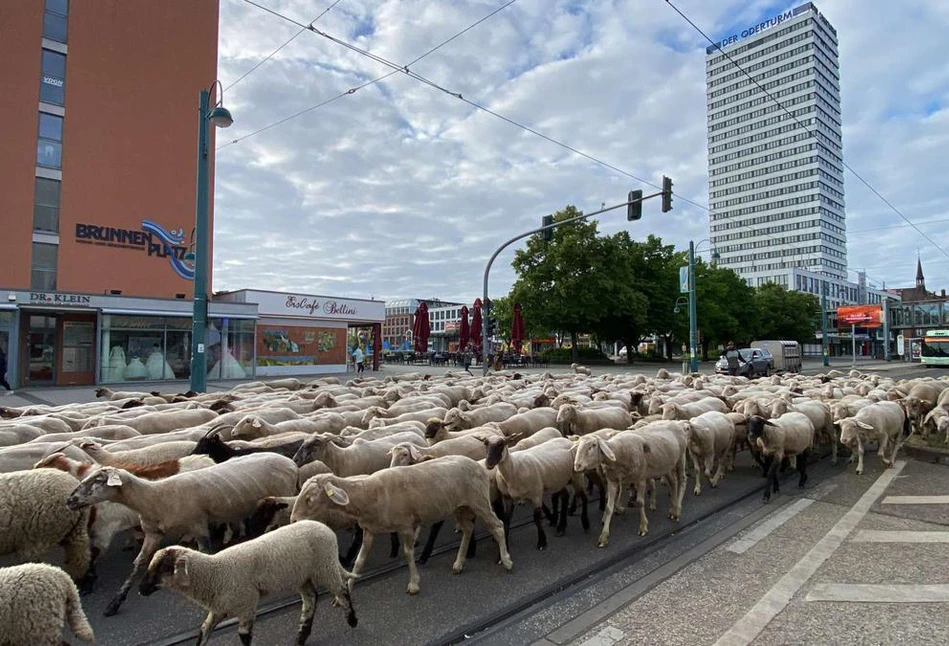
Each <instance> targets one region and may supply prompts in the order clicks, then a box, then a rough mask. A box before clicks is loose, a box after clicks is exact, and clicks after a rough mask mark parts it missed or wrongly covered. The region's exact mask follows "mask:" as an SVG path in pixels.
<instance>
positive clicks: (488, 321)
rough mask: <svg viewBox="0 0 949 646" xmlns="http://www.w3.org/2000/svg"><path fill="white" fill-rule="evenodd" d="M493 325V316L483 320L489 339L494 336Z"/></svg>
mask: <svg viewBox="0 0 949 646" xmlns="http://www.w3.org/2000/svg"><path fill="white" fill-rule="evenodd" d="M494 324H495V321H494V317H493V316H489V317H488V318H487V319H485V327H486V329H487V330H488V336H489V337H493V336H494Z"/></svg>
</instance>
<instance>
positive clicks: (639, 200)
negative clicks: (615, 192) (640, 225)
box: [626, 190, 643, 222]
mask: <svg viewBox="0 0 949 646" xmlns="http://www.w3.org/2000/svg"><path fill="white" fill-rule="evenodd" d="M626 201H627V202H629V204H627V205H626V219H627V220H629V221H630V222H632V221H633V220H638V219H639V218H641V217H643V192H642V191H640V190H635V191H630V192H629V197H628V198H627V199H626Z"/></svg>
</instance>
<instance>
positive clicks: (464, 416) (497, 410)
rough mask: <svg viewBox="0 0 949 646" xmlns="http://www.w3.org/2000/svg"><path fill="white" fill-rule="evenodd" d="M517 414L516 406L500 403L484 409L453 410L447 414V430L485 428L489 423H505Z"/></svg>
mask: <svg viewBox="0 0 949 646" xmlns="http://www.w3.org/2000/svg"><path fill="white" fill-rule="evenodd" d="M516 414H517V408H516V407H515V406H514V404H511V403H508V402H498V403H497V404H492V405H490V406H485V407H484V408H475V409H472V410H469V411H462V410H459V409H458V408H452V409H451V410H449V411H448V412H447V413H445V428H447V429H448V430H449V431H463V430H467V429H469V428H475V427H478V426H484V425H485V424H487V423H488V422H503V421H504V420H506V419H508V418H510V417H513V416H514V415H516Z"/></svg>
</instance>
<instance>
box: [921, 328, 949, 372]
mask: <svg viewBox="0 0 949 646" xmlns="http://www.w3.org/2000/svg"><path fill="white" fill-rule="evenodd" d="M919 358H920V361H922V362H923V364H924V365H928V366H949V330H926V332H925V334H924V335H923V344H922V348H921V349H920V357H919Z"/></svg>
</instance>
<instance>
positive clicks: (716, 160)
mask: <svg viewBox="0 0 949 646" xmlns="http://www.w3.org/2000/svg"><path fill="white" fill-rule="evenodd" d="M807 139H811V133H809V132H798V133H796V134H793V135H791V136H790V137H785V138H784V139H778V140H777V141H772V142H769V143H766V144H758V145H757V146H751V147H750V148H743V149H741V150H737V151H735V152H730V153H726V154H724V155H722V156H721V157H713V158H711V159H709V160H708V163H709V166H713V165H715V164H720V163H722V162H725V161H731V160H732V159H738V158H739V157H744V156H746V155H753V154H754V153H760V152H764V151H766V150H774V149H775V148H780V147H781V146H788V145H790V144H795V143H797V142H799V141H805V140H807ZM727 146H728V144H723V145H722V146H714V147H712V148H709V154H714V153H716V152H718V151H719V150H721V149H723V148H725V147H727ZM772 154H773V155H775V159H779V158H782V157H784V156H785V155H789V154H792V153H790V152H789V151H781V152H780V153H772ZM769 156H770V155H769Z"/></svg>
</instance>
